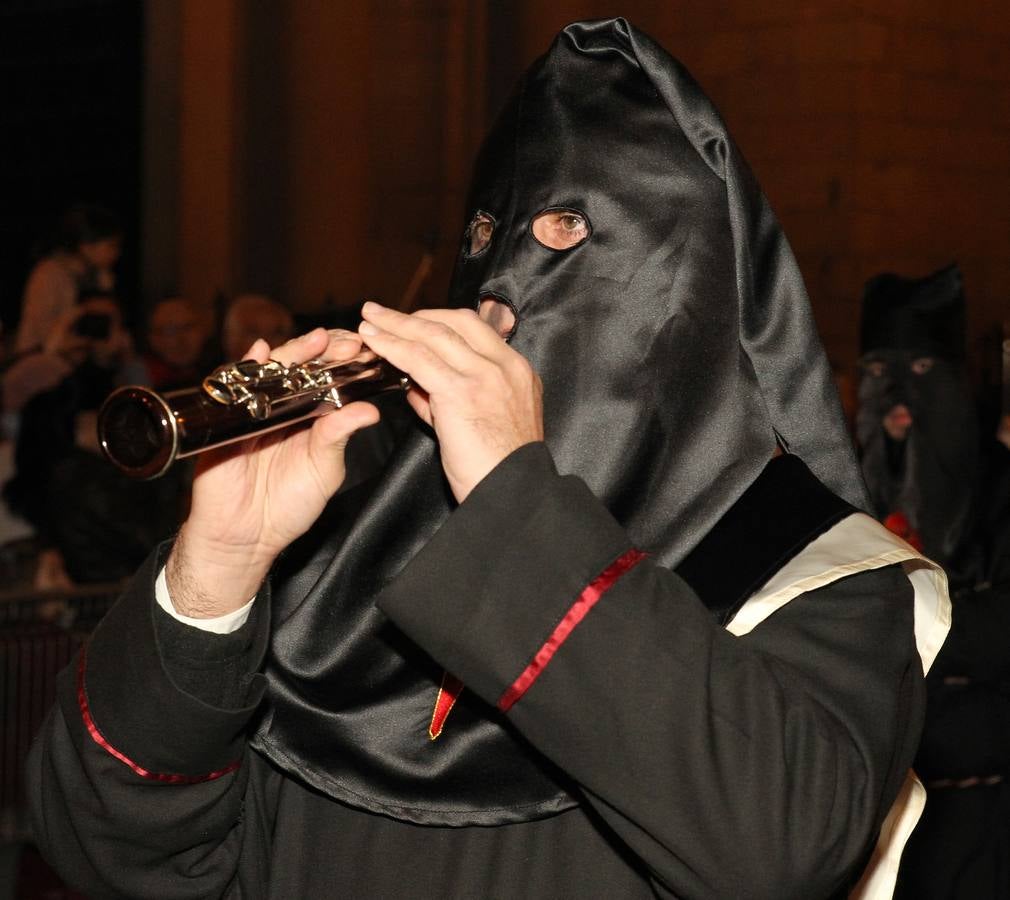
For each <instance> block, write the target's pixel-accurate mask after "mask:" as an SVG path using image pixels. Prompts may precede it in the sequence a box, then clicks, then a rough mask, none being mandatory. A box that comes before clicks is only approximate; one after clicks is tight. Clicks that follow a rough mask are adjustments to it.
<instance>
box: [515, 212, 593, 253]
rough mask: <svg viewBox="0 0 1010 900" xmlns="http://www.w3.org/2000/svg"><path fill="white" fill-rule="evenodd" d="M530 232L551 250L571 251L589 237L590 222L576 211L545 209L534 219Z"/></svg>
mask: <svg viewBox="0 0 1010 900" xmlns="http://www.w3.org/2000/svg"><path fill="white" fill-rule="evenodd" d="M530 230H531V231H532V232H533V237H535V238H536V239H537V240H538V241H539V242H540V243H541V244H543V245H544V246H545V247H549V248H550V249H551V250H571V249H572V247H577V246H578V245H579V244H581V243H582V242H583V241H584V240H585V239H586V238H588V237H589V234H590V231H591V229H590V227H589V220H588V219H587V218H586V217H585V216H584V215H583V214H582V213H580V212H578V211H577V210H574V209H545V210H544V211H543V212H542V213H537V215H536V216H535V217H534V219H533V222H532V224H531V225H530Z"/></svg>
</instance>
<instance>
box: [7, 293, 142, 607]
mask: <svg viewBox="0 0 1010 900" xmlns="http://www.w3.org/2000/svg"><path fill="white" fill-rule="evenodd" d="M132 356H133V340H132V337H131V335H130V334H129V332H128V331H127V330H126V328H125V327H124V325H123V320H122V314H121V310H120V306H119V303H118V302H117V300H116V298H115V296H114V295H112V294H110V293H107V292H101V291H90V292H85V293H84V294H83V296H82V298H81V300H80V302H79V303H77V302H76V301H75V305H74V306H73V307H71V308H70V309H69V310H67V311H65V312H63V313H61V314H60V315H59V316H57V317H56V320H55V322H53V323H51V327H50V328H49V331H48V333H47V335H46V338H45V341H44V343H43V345H42V347H41V348H39V349H37V350H34V351H29V352H27V353H25V354H24V355H22V356H21V357H20V358H19V359H18V360H17V361H16V362H15V363H14V364H13V365H12V366H11V368H10V369H9V370H8V371H7V372H6V373H5V374H4V379H3V397H4V403H5V409H6V411H7V412H8V413H12V412H14V413H17V414H18V425H17V431H16V435H15V438H14V439H15V451H14V464H15V471H14V477H13V478H12V479H11V480H10V481H8V482H7V484H6V485H5V486H4V498H5V500H6V501H7V503H8V505H9V507H10V508H11V510H12V511H14V512H15V513H17V514H19V515H21V516H23V517H24V518H25V519H27V520H28V521H29V522H30V523H31V524H32V526H33V527H34V528H35V531H36V534H37V535H38V540H39V546H40V550H41V553H40V559H39V567H38V572H37V576H36V586H37V587H39V588H48V587H65V586H67V585H68V584H69V583H70V582H69V579H68V578H67V576H66V573H65V570H64V566H63V559H62V555H61V553H60V552H59V549H58V546H57V541H56V536H55V535H56V529H57V526H58V525H59V520H60V518H61V517H62V515H63V513H64V511H65V510H66V509H67V508H69V506H71V505H72V502H73V491H71V492H70V493H65V492H58V491H57V488H56V485H55V483H54V480H53V479H54V473H55V471H56V468H57V467H58V466H60V465H62V464H63V463H64V462H65V461H66V460H67V459H68V458H70V457H71V456H73V455H74V454H75V453H76V452H78V451H81V452H88V453H93V452H96V451H97V438H96V435H95V417H96V414H97V409H98V407H99V406H100V405H101V403H102V401H103V400H104V399H105V397H106V396H107V395H108V394H109V392H110V391H112V389H113V388H114V387H115V386H116V385H117V384H118V383H119V380H120V376H121V373H122V371H123V370H124V368H125V367H126V366H127V365H128V363H129V361H130V360H131V359H132ZM57 493H58V496H56V495H57Z"/></svg>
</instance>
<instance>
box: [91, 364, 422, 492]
mask: <svg viewBox="0 0 1010 900" xmlns="http://www.w3.org/2000/svg"><path fill="white" fill-rule="evenodd" d="M409 387H410V380H409V379H408V377H407V376H406V375H404V373H403V372H401V371H400V370H399V369H396V368H394V367H393V366H391V365H390V364H389V363H387V362H386V361H385V360H383V359H380V358H379V357H377V356H376V355H375V354H374V353H372V352H371V351H369V350H363V351H362V352H361V353H359V354H358V355H357V356H356V357H354V358H353V359H351V360H348V361H346V362H340V363H333V362H331V363H327V362H323V361H322V360H310V361H309V362H307V363H302V364H301V365H295V366H285V365H283V364H282V363H279V362H277V361H276V360H269V361H268V362H265V363H259V362H256V361H255V360H252V359H244V360H241V361H240V362H234V363H228V364H227V365H224V366H221V367H220V368H217V369H215V370H214V371H213V372H211V373H210V375H208V376H207V377H206V378H205V379H204V380H203V382H202V384H200V385H198V386H196V387H191V388H183V389H182V390H178V391H169V392H167V393H165V394H159V393H157V392H155V391H153V390H151V389H150V388H145V387H139V386H136V385H131V386H129V387H122V388H119V389H118V390H116V391H113V393H111V394H110V395H109V396H108V398H107V399H106V401H105V403H104V404H102V408H101V410H100V411H99V413H98V439H99V443H100V444H101V446H102V451H103V452H104V453H105V456H106V457H107V458H108V459H109V461H110V462H112V463H113V465H115V466H117V467H118V468H119V469H120V470H121V471H123V472H125V473H126V474H127V475H129V476H131V477H132V478H143V479H150V478H157V477H158V476H159V475H163V474H164V473H165V472H166V471H167V470H168V468H169V466H171V465H172V463H173V462H175V460H177V459H183V458H185V457H187V456H193V455H194V454H197V453H202V452H203V451H205V450H211V449H213V448H215V447H223V446H225V445H226V444H232V443H235V442H236V441H241V440H244V439H246V438H249V437H252V436H254V435H259V434H265V433H267V432H269V431H275V430H276V429H278V428H285V427H287V426H289V425H294V424H296V423H298V422H303V421H305V420H307V419H311V418H314V417H316V416H319V415H323V414H325V413H327V412H332V411H333V410H334V409H339V408H340V407H341V406H345V405H346V404H348V403H351V402H353V401H355V400H366V399H368V398H370V397H375V396H377V395H379V394H383V393H386V392H388V391H406V390H407V388H409Z"/></svg>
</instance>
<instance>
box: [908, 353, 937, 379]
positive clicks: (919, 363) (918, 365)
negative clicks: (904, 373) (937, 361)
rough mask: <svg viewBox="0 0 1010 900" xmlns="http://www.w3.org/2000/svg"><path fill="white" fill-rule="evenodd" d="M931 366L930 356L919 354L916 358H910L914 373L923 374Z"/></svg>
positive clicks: (931, 359) (931, 358)
mask: <svg viewBox="0 0 1010 900" xmlns="http://www.w3.org/2000/svg"><path fill="white" fill-rule="evenodd" d="M932 368H933V357H932V356H920V357H919V358H918V359H913V360H912V365H911V369H912V372H913V373H914V374H915V375H925V374H926V373H927V372H928V371H929V370H930V369H932Z"/></svg>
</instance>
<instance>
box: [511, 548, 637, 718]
mask: <svg viewBox="0 0 1010 900" xmlns="http://www.w3.org/2000/svg"><path fill="white" fill-rule="evenodd" d="M645 557H646V554H645V553H643V552H642V551H641V550H635V549H634V548H632V549H631V550H629V551H628V552H627V553H625V554H623V555H622V556H620V557H618V558H617V559H616V560H615V561H614V562H612V563H611V564H610V565H609V566H607V568H605V569H604V570H603V571H602V572H601V573H600V574H599V575H597V576H596V578H594V579H593V581H592V582H591V583H590V584H589V586H588V587H586V589H585V590H584V591H583V592H582V593H581V594H579V597H578V599H577V600H576V601H575V602H574V603H573V604H572V606H571V609H569V610H568V612H567V613H565V616H564V618H562V620H561V621H560V622H558V624H557V627H555V629H554V631H553V632H552V633H551V636H550V637H549V638H548V639H547V640H546V642H545V643H544V645H543V646H542V647H541V648H540V649H539V650H538V651H537V652H536V655H535V656H534V657H533V662H531V663H530V664H529V665H528V666H527V667H526V668H525V669H524V670H523V672H522V674H521V675H520V676H519V677H518V678H517V679H516V680H515V681H514V682H512V686H511V687H510V688H509V689H508V690H507V691H505V693H504V694H502V695H501V699H500V700H499V701H498V709H500V710H501V711H502V712H508V711H509V710H510V709H511V708H512V707H513V706H514V705H515V703H516V701H517V700H518V699H519V698H520V697H522V695H523V694H525V693H526V692H527V691H528V690H529V689H530V686H531V685H532V684H533V682H534V681H536V680H537V679H538V678H539V677H540V675H541V674H542V673H543V671H544V669H546V668H547V664H548V663H549V662H550V661H551V659H552V658H553V656H554V654H555V653H557V651H558V648H559V647H560V646H561V645H562V644H563V643H564V642H565V641H566V640H568V636H569V635H570V634H571V633H572V632H573V631H574V630H575V626H576V625H578V624H579V622H581V621H582V620H583V619H584V618H585V617H586V614H587V613H588V612H589V610H591V609H592V608H593V607H594V606H595V605H596V603H597V601H598V600H599V599H600V597H602V596H603V595H604V594H605V593H606V592H607V591H609V590H610V589H611V588H612V587H613V586H614V584H615V583H616V582H617V580H618V579H619V578H620V577H621V576H622V575H624V574H625V573H627V572H630V571H631V570H632V569H633V568H634V567H635V566H637V565H638V564H639V563H640V562H641V561H642V560H643V559H645Z"/></svg>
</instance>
